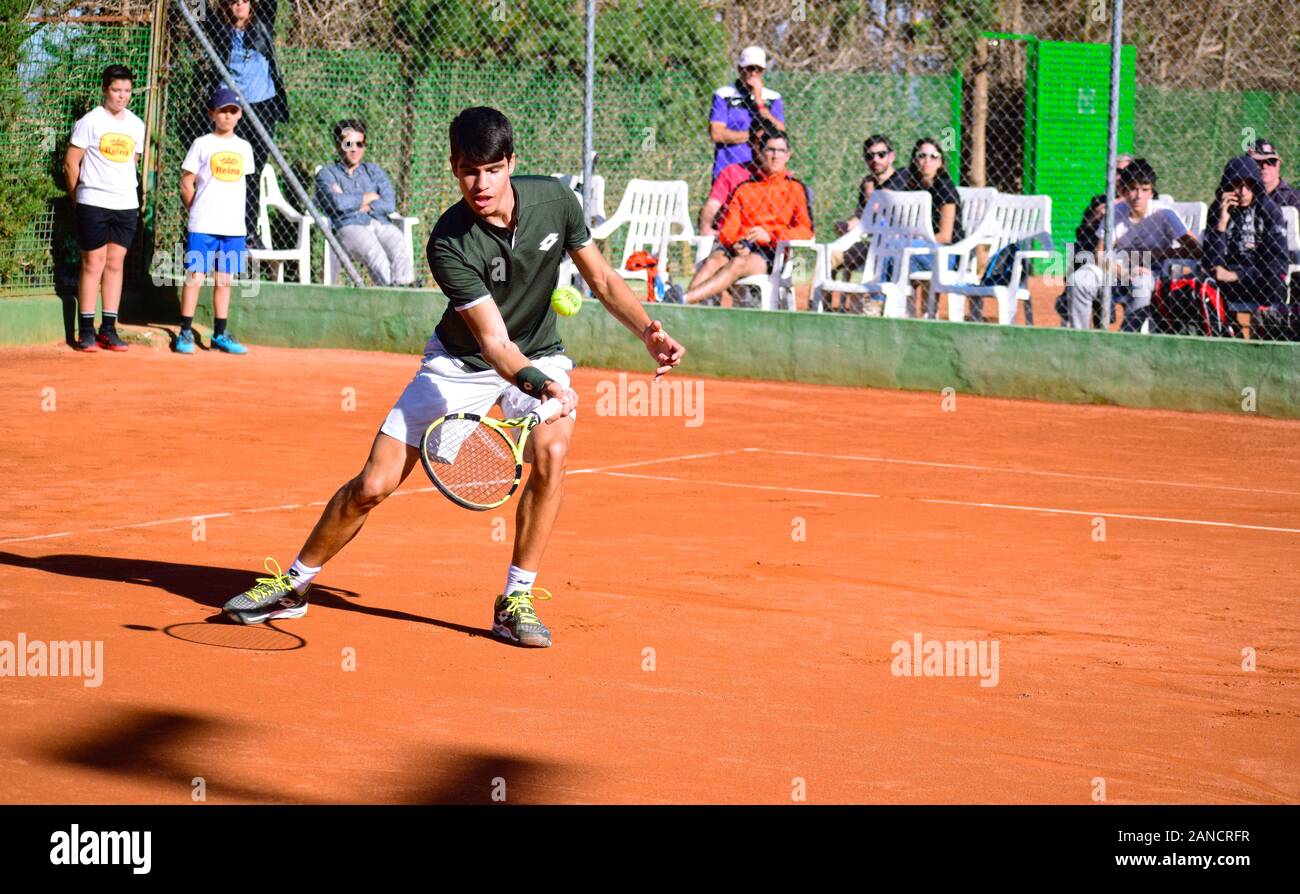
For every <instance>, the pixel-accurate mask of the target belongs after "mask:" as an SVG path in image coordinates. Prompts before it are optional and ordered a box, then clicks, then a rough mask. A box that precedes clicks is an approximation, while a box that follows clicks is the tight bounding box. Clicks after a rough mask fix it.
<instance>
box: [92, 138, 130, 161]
mask: <svg viewBox="0 0 1300 894" xmlns="http://www.w3.org/2000/svg"><path fill="white" fill-rule="evenodd" d="M99 152H100V154H101V155H103V156H104V157H105V158H107V159H108V160H109V161H130V160H131V156H132V155H134V154H135V140H133V139H131V138H130V137H129V136H127V135H126V134H124V133H106V134H104V135H103V136H102V137H100V138H99Z"/></svg>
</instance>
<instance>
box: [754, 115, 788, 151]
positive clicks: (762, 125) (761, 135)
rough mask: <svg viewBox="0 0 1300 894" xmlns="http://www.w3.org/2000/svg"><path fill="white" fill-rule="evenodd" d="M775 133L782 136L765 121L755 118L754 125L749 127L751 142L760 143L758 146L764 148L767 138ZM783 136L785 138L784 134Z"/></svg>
mask: <svg viewBox="0 0 1300 894" xmlns="http://www.w3.org/2000/svg"><path fill="white" fill-rule="evenodd" d="M774 133H775V134H780V133H781V132H780V131H779V130H777V129H776V128H775V127H773V126H772V125H770V124H768V123H767V121H765V120H764V119H762V118H755V119H754V121H753V123H752V124H750V125H749V142H751V143H758V145H760V146H762V145H763V141H764V140H765V139H766V138H767V136H768V135H769V134H774ZM782 136H784V134H782Z"/></svg>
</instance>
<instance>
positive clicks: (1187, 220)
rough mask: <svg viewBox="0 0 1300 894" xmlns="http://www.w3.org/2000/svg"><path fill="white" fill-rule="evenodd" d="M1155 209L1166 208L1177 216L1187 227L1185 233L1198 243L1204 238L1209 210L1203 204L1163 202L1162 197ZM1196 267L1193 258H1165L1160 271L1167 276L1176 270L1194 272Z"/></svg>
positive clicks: (1196, 264) (1196, 263) (1195, 261)
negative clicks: (1189, 234) (1193, 237)
mask: <svg viewBox="0 0 1300 894" xmlns="http://www.w3.org/2000/svg"><path fill="white" fill-rule="evenodd" d="M1155 207H1156V208H1168V209H1169V210H1170V211H1172V212H1174V214H1177V215H1178V219H1179V220H1181V221H1182V222H1183V226H1185V227H1187V232H1189V233H1191V234H1192V235H1193V236H1195V237H1196V239H1197V241H1198V242H1199V241H1200V240H1201V239H1203V238H1204V237H1205V220H1206V217H1207V216H1208V215H1209V213H1210V209H1209V207H1208V206H1206V204H1205V203H1204V202H1175V201H1173V200H1172V199H1171V200H1169V201H1165V199H1164V197H1163V196H1162V197H1161V198H1160V201H1159V202H1157V203H1156V206H1155ZM1198 266H1199V264H1198V262H1197V260H1196V259H1195V258H1167V259H1166V260H1165V261H1164V263H1163V264H1162V265H1161V269H1162V270H1163V271H1164V272H1165V273H1166V274H1169V273H1171V272H1173V271H1177V270H1196V269H1197V267H1198Z"/></svg>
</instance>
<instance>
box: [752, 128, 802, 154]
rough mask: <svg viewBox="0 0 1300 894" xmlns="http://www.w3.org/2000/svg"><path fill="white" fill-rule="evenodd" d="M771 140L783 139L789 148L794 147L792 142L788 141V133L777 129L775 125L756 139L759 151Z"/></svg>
mask: <svg viewBox="0 0 1300 894" xmlns="http://www.w3.org/2000/svg"><path fill="white" fill-rule="evenodd" d="M773 140H785V144H786V146H788V147H790V148H794V143H792V142H790V135H789V134H787V133H786V132H785V131H781V130H777V129H776V128H775V127H773V128H770V129H768V131H767V132H766V133H764V134H763V136H762V137H760V138H759V140H758V148H759V150H760V151H761V150H763V149H766V148H767V144H768V143H770V142H772V141H773Z"/></svg>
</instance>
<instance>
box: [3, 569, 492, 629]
mask: <svg viewBox="0 0 1300 894" xmlns="http://www.w3.org/2000/svg"><path fill="white" fill-rule="evenodd" d="M0 565H11V566H13V567H15V568H29V569H32V570H34V571H43V572H46V573H47V574H61V575H64V576H66V577H80V578H86V579H88V580H104V581H112V582H114V583H127V584H138V585H139V586H144V587H156V588H158V589H160V590H166V591H167V592H168V593H173V594H175V595H177V596H181V597H184V598H185V599H189V600H190V601H191V602H196V603H198V604H199V605H202V606H204V607H206V608H211V609H213V610H219V609H220V608H221V606H222V605H224V604H225V603H226V600H228V599H230V597H231V596H234V595H236V594H237V593H242V592H243V591H244V590H247V589H248V588H249V587H250V586H252V585H253V579H254V578H255V577H262V576H265V574H266V573H265V572H254V571H251V570H249V569H247V568H218V567H215V566H212V565H193V564H188V563H181V562H161V561H157V560H154V559H128V558H122V557H118V556H87V555H81V554H78V553H55V554H53V555H48V556H30V557H29V556H20V555H17V554H16V553H10V552H5V551H4V550H0ZM359 596H360V594H359V593H356V592H354V591H352V590H346V589H343V588H342V587H327V586H313V587H312V589H311V601H312V603H313V604H314V605H320V606H324V607H326V608H336V609H340V610H342V611H349V612H358V613H360V614H363V615H372V616H374V617H378V618H387V619H389V620H392V621H412V622H415V623H417V624H432V625H433V626H435V627H444V628H446V629H447V630H454V631H456V632H458V633H463V634H465V635H466V636H478V637H484V638H487V639H491V638H492V631H491V630H488V629H485V628H482V627H470V626H467V625H465V624H456V623H454V622H452V621H443V620H440V619H438V618H429V617H424V616H423V615H413V614H411V613H410V612H404V611H399V610H397V609H391V608H382V607H379V606H374V605H366V604H364V603H360V602H355V601H353V600H355V599H357V598H359Z"/></svg>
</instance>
